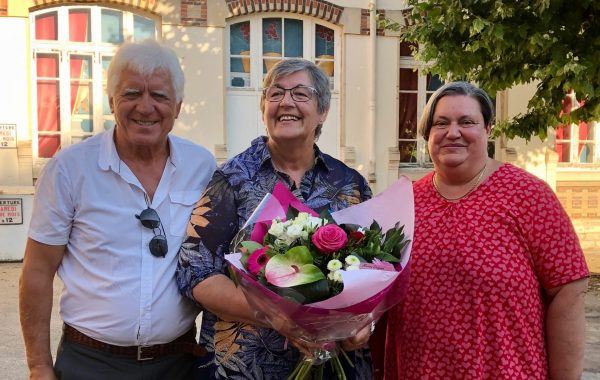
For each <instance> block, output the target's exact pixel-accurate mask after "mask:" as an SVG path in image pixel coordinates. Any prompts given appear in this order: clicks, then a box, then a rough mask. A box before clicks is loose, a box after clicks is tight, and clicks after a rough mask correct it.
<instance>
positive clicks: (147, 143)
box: [109, 69, 181, 150]
mask: <svg viewBox="0 0 600 380" xmlns="http://www.w3.org/2000/svg"><path fill="white" fill-rule="evenodd" d="M109 103H110V107H111V110H112V112H113V113H114V115H115V120H116V123H117V128H116V142H117V146H118V147H119V149H130V150H136V149H140V148H141V149H156V148H161V147H164V146H165V144H166V143H167V135H168V134H169V132H170V131H171V129H173V125H174V124H175V119H176V118H177V116H178V115H179V111H180V109H181V102H179V103H178V102H177V101H176V99H175V91H174V89H173V84H172V81H171V78H170V75H169V74H168V73H167V72H165V71H162V70H159V71H155V72H154V73H153V74H152V75H150V76H148V77H146V76H143V75H141V74H139V73H137V72H136V71H134V70H131V69H125V70H124V71H123V72H122V73H121V78H120V82H119V84H118V85H117V88H116V91H115V95H114V96H113V97H109Z"/></svg>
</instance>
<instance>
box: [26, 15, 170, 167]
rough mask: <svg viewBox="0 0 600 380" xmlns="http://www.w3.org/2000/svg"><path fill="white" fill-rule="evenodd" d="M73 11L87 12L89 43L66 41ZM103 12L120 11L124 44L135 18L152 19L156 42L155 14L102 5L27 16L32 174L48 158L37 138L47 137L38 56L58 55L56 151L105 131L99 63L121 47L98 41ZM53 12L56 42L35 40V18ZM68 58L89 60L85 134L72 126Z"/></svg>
mask: <svg viewBox="0 0 600 380" xmlns="http://www.w3.org/2000/svg"><path fill="white" fill-rule="evenodd" d="M73 10H84V11H87V12H89V22H90V24H91V26H90V38H89V42H75V41H70V40H69V38H70V37H69V12H71V11H73ZM102 10H111V11H118V12H121V15H122V21H123V41H124V42H127V41H132V40H134V17H135V16H141V17H143V18H145V19H149V20H152V21H153V22H154V26H155V35H154V36H155V39H157V40H158V39H160V36H161V34H160V28H161V22H160V18H159V17H158V16H157V15H154V14H150V13H145V12H139V11H138V10H136V11H135V12H133V11H131V10H128V9H124V8H117V7H110V6H103V5H81V4H78V5H61V6H54V7H49V8H45V9H41V10H38V11H35V12H31V13H30V15H29V22H30V27H29V31H30V51H31V57H32V59H33V63H32V65H31V68H30V75H31V78H32V81H31V86H30V94H31V103H32V104H31V125H32V156H33V161H34V171H36V172H38V171H39V170H40V169H41V167H43V166H44V165H45V163H46V162H47V161H48V160H50V159H51V157H40V156H39V137H40V136H43V135H46V133H43V132H42V133H40V131H39V130H38V128H39V125H38V92H37V83H38V79H40V78H43V77H39V78H38V75H37V57H38V56H39V55H40V54H57V55H58V91H59V94H60V98H59V121H58V122H59V125H60V129H59V131H56V132H54V133H49V135H51V134H55V135H59V136H60V146H59V148H58V150H57V152H58V151H60V150H61V149H64V148H66V147H68V146H70V145H73V144H74V143H76V142H74V141H75V140H76V139H77V140H78V141H80V140H83V139H85V138H87V137H90V136H92V135H95V134H97V133H100V132H102V131H104V130H105V128H104V123H105V119H106V118H107V116H108V115H104V114H103V108H104V97H105V96H106V92H105V90H104V87H105V86H106V80H105V79H104V78H103V75H102V74H103V68H102V60H103V58H104V57H112V56H114V54H115V52H116V50H117V49H118V47H119V46H120V45H117V44H111V43H106V42H102V41H101V37H102V36H101V34H102V24H101V21H102V20H101V13H102ZM53 12H55V13H56V16H57V18H56V20H57V39H56V40H38V39H36V18H37V17H39V16H41V15H44V14H49V13H53ZM71 56H89V57H91V64H92V67H91V68H90V70H91V75H92V77H91V79H89V82H90V83H91V91H92V94H91V98H92V100H91V105H92V114H91V117H92V120H93V122H92V125H93V128H92V131H91V132H85V131H82V130H76V129H75V128H73V127H72V125H71V124H72V117H71V109H70V108H71V106H70V105H71V83H72V81H73V78H71V72H70V57H71ZM108 119H112V120H114V117H113V116H112V115H110V116H109V117H108Z"/></svg>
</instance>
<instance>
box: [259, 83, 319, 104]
mask: <svg viewBox="0 0 600 380" xmlns="http://www.w3.org/2000/svg"><path fill="white" fill-rule="evenodd" d="M286 91H289V92H290V95H292V100H294V101H295V102H308V101H309V100H311V99H312V98H313V96H314V95H315V94H317V93H318V92H317V90H316V89H315V88H314V87H310V86H302V85H300V86H296V87H292V88H283V87H279V86H271V87H267V88H265V89H263V94H264V95H265V99H267V101H269V102H280V101H282V100H283V98H284V97H285V93H286Z"/></svg>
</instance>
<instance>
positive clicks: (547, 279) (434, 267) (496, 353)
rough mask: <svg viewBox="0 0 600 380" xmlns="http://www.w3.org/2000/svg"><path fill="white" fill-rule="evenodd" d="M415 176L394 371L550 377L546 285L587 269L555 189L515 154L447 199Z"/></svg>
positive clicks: (390, 365) (395, 314) (392, 323)
mask: <svg viewBox="0 0 600 380" xmlns="http://www.w3.org/2000/svg"><path fill="white" fill-rule="evenodd" d="M432 175H433V174H429V175H427V176H425V177H424V178H423V179H421V180H420V181H418V182H416V183H415V185H414V193H415V216H416V221H415V239H414V246H413V251H412V252H413V253H412V255H413V256H412V264H411V283H410V289H409V293H408V295H407V298H406V300H405V302H404V305H403V306H398V307H397V308H396V309H394V310H392V311H391V312H390V313H389V316H388V318H389V322H388V329H389V331H388V340H387V347H386V359H385V362H386V369H385V371H386V372H385V373H386V379H419V380H423V379H510V380H514V379H527V380H531V379H547V378H548V360H547V354H546V347H545V332H544V321H545V313H546V307H547V305H546V303H545V302H544V299H543V295H542V289H549V288H553V287H556V286H560V285H564V284H567V283H569V282H571V281H574V280H577V279H580V278H583V277H586V276H588V275H589V272H588V269H587V266H586V263H585V259H584V257H583V253H582V251H581V247H580V245H579V242H578V239H577V236H576V235H575V232H574V230H573V226H572V224H571V222H570V220H569V218H568V216H567V215H566V213H565V212H564V210H563V208H562V207H561V205H560V203H559V202H558V199H557V198H556V196H555V195H554V193H553V192H552V190H551V189H550V188H549V187H548V186H547V185H546V184H545V183H544V182H542V181H541V180H539V179H537V178H536V177H534V176H532V175H531V174H528V173H527V172H525V171H523V170H521V169H518V168H516V167H515V166H512V165H510V164H504V165H502V166H501V167H500V168H499V169H498V170H497V171H495V172H494V173H492V175H491V176H490V177H489V178H488V179H487V180H486V181H485V182H484V183H483V184H481V185H480V186H479V187H478V188H477V189H476V190H475V191H474V192H473V193H471V194H469V195H468V196H467V197H465V198H463V199H461V200H460V201H457V202H448V201H446V200H444V199H443V198H442V197H441V196H440V195H439V194H438V193H437V192H436V191H435V189H434V188H433V186H432Z"/></svg>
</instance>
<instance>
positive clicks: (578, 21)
mask: <svg viewBox="0 0 600 380" xmlns="http://www.w3.org/2000/svg"><path fill="white" fill-rule="evenodd" d="M408 5H409V6H410V7H412V12H409V14H408V17H407V21H408V22H407V24H408V25H409V26H407V27H406V26H401V25H400V23H398V22H394V21H391V20H386V21H384V26H385V27H386V28H388V29H393V30H400V32H401V33H400V36H401V39H402V40H403V41H410V42H416V43H418V45H419V50H418V51H415V52H414V56H415V58H416V59H418V60H421V61H424V62H431V63H432V66H431V67H430V69H429V70H430V72H432V73H434V74H438V75H440V76H441V77H442V78H447V79H448V80H457V79H462V80H469V81H474V82H477V83H478V84H479V85H480V86H481V87H482V88H484V89H485V90H486V91H487V92H488V93H489V94H490V95H492V96H494V95H495V94H496V92H497V91H500V90H505V89H508V88H510V87H512V86H514V85H516V84H523V83H529V82H532V81H533V82H534V83H536V84H537V90H536V93H535V96H534V97H533V98H532V99H531V100H530V101H529V103H528V110H527V112H526V113H525V114H520V115H518V116H516V117H515V118H514V119H513V120H511V121H509V122H505V123H500V124H499V125H498V126H497V127H498V128H497V133H500V132H502V133H504V134H505V135H506V136H507V137H509V138H513V137H515V136H521V137H524V138H526V139H528V140H529V139H530V138H531V136H534V135H538V136H539V137H540V138H541V139H544V138H545V137H546V131H547V127H555V126H557V125H558V124H560V123H564V122H566V118H567V117H568V118H570V119H569V120H571V121H572V122H577V121H579V120H600V1H598V0H579V1H573V0H531V1H528V0H525V1H523V0H508V1H501V0H462V1H461V0H408ZM570 91H574V92H575V94H576V96H577V99H578V100H579V101H580V102H581V101H582V100H583V101H584V102H585V106H583V107H581V108H579V109H577V110H574V111H573V112H571V113H570V114H569V115H568V116H566V115H565V114H564V112H563V113H562V114H561V109H562V102H563V99H564V98H565V94H567V93H569V92H570Z"/></svg>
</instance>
